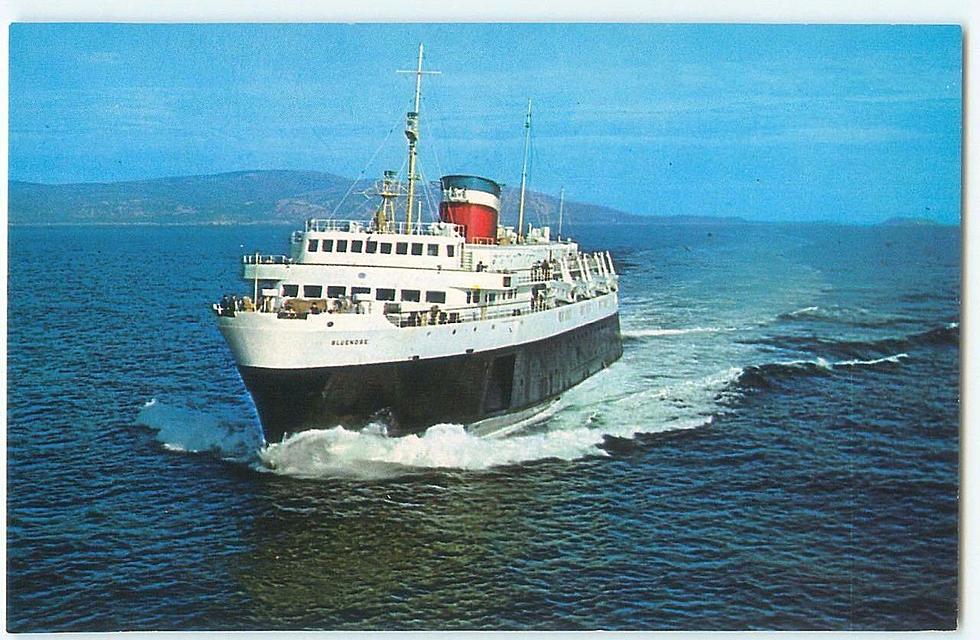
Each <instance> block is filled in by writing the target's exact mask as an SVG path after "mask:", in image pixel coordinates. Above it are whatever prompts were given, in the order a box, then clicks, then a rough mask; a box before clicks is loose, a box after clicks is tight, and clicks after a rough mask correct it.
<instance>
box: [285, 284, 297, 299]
mask: <svg viewBox="0 0 980 640" xmlns="http://www.w3.org/2000/svg"><path fill="white" fill-rule="evenodd" d="M282 295H284V296H286V297H287V298H295V297H296V296H298V295H299V285H298V284H284V285H282Z"/></svg>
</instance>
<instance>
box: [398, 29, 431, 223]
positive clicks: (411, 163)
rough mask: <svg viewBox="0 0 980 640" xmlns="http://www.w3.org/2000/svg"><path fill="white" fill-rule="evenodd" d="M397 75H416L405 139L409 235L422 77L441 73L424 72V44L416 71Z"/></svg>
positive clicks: (406, 122)
mask: <svg viewBox="0 0 980 640" xmlns="http://www.w3.org/2000/svg"><path fill="white" fill-rule="evenodd" d="M396 73H414V74H415V109H414V110H413V111H409V112H408V114H407V115H406V116H405V137H406V138H408V205H407V206H406V209H405V227H406V228H407V229H408V231H409V233H411V230H412V204H413V200H414V197H415V180H416V175H415V158H416V156H417V155H418V151H417V150H416V148H415V146H416V144H417V143H418V141H419V102H420V100H421V98H422V76H423V75H438V74H440V73H442V72H441V71H422V43H421V42H420V43H419V64H418V68H417V69H416V70H415V71H406V70H404V69H399V70H398V71H396Z"/></svg>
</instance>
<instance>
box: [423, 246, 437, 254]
mask: <svg viewBox="0 0 980 640" xmlns="http://www.w3.org/2000/svg"><path fill="white" fill-rule="evenodd" d="M425 248H426V251H427V252H428V254H429V255H430V256H438V255H439V245H437V244H430V245H426V247H425Z"/></svg>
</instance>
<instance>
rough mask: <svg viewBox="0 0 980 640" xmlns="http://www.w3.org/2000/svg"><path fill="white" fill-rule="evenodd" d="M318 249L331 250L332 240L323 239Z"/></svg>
mask: <svg viewBox="0 0 980 640" xmlns="http://www.w3.org/2000/svg"><path fill="white" fill-rule="evenodd" d="M320 251H327V252H329V251H333V240H324V241H323V242H321V243H320Z"/></svg>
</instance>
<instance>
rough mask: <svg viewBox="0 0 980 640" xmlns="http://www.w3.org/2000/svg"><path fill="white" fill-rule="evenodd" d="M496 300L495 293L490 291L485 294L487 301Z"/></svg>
mask: <svg viewBox="0 0 980 640" xmlns="http://www.w3.org/2000/svg"><path fill="white" fill-rule="evenodd" d="M496 301H497V294H496V293H491V294H489V295H488V296H487V302H496Z"/></svg>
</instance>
